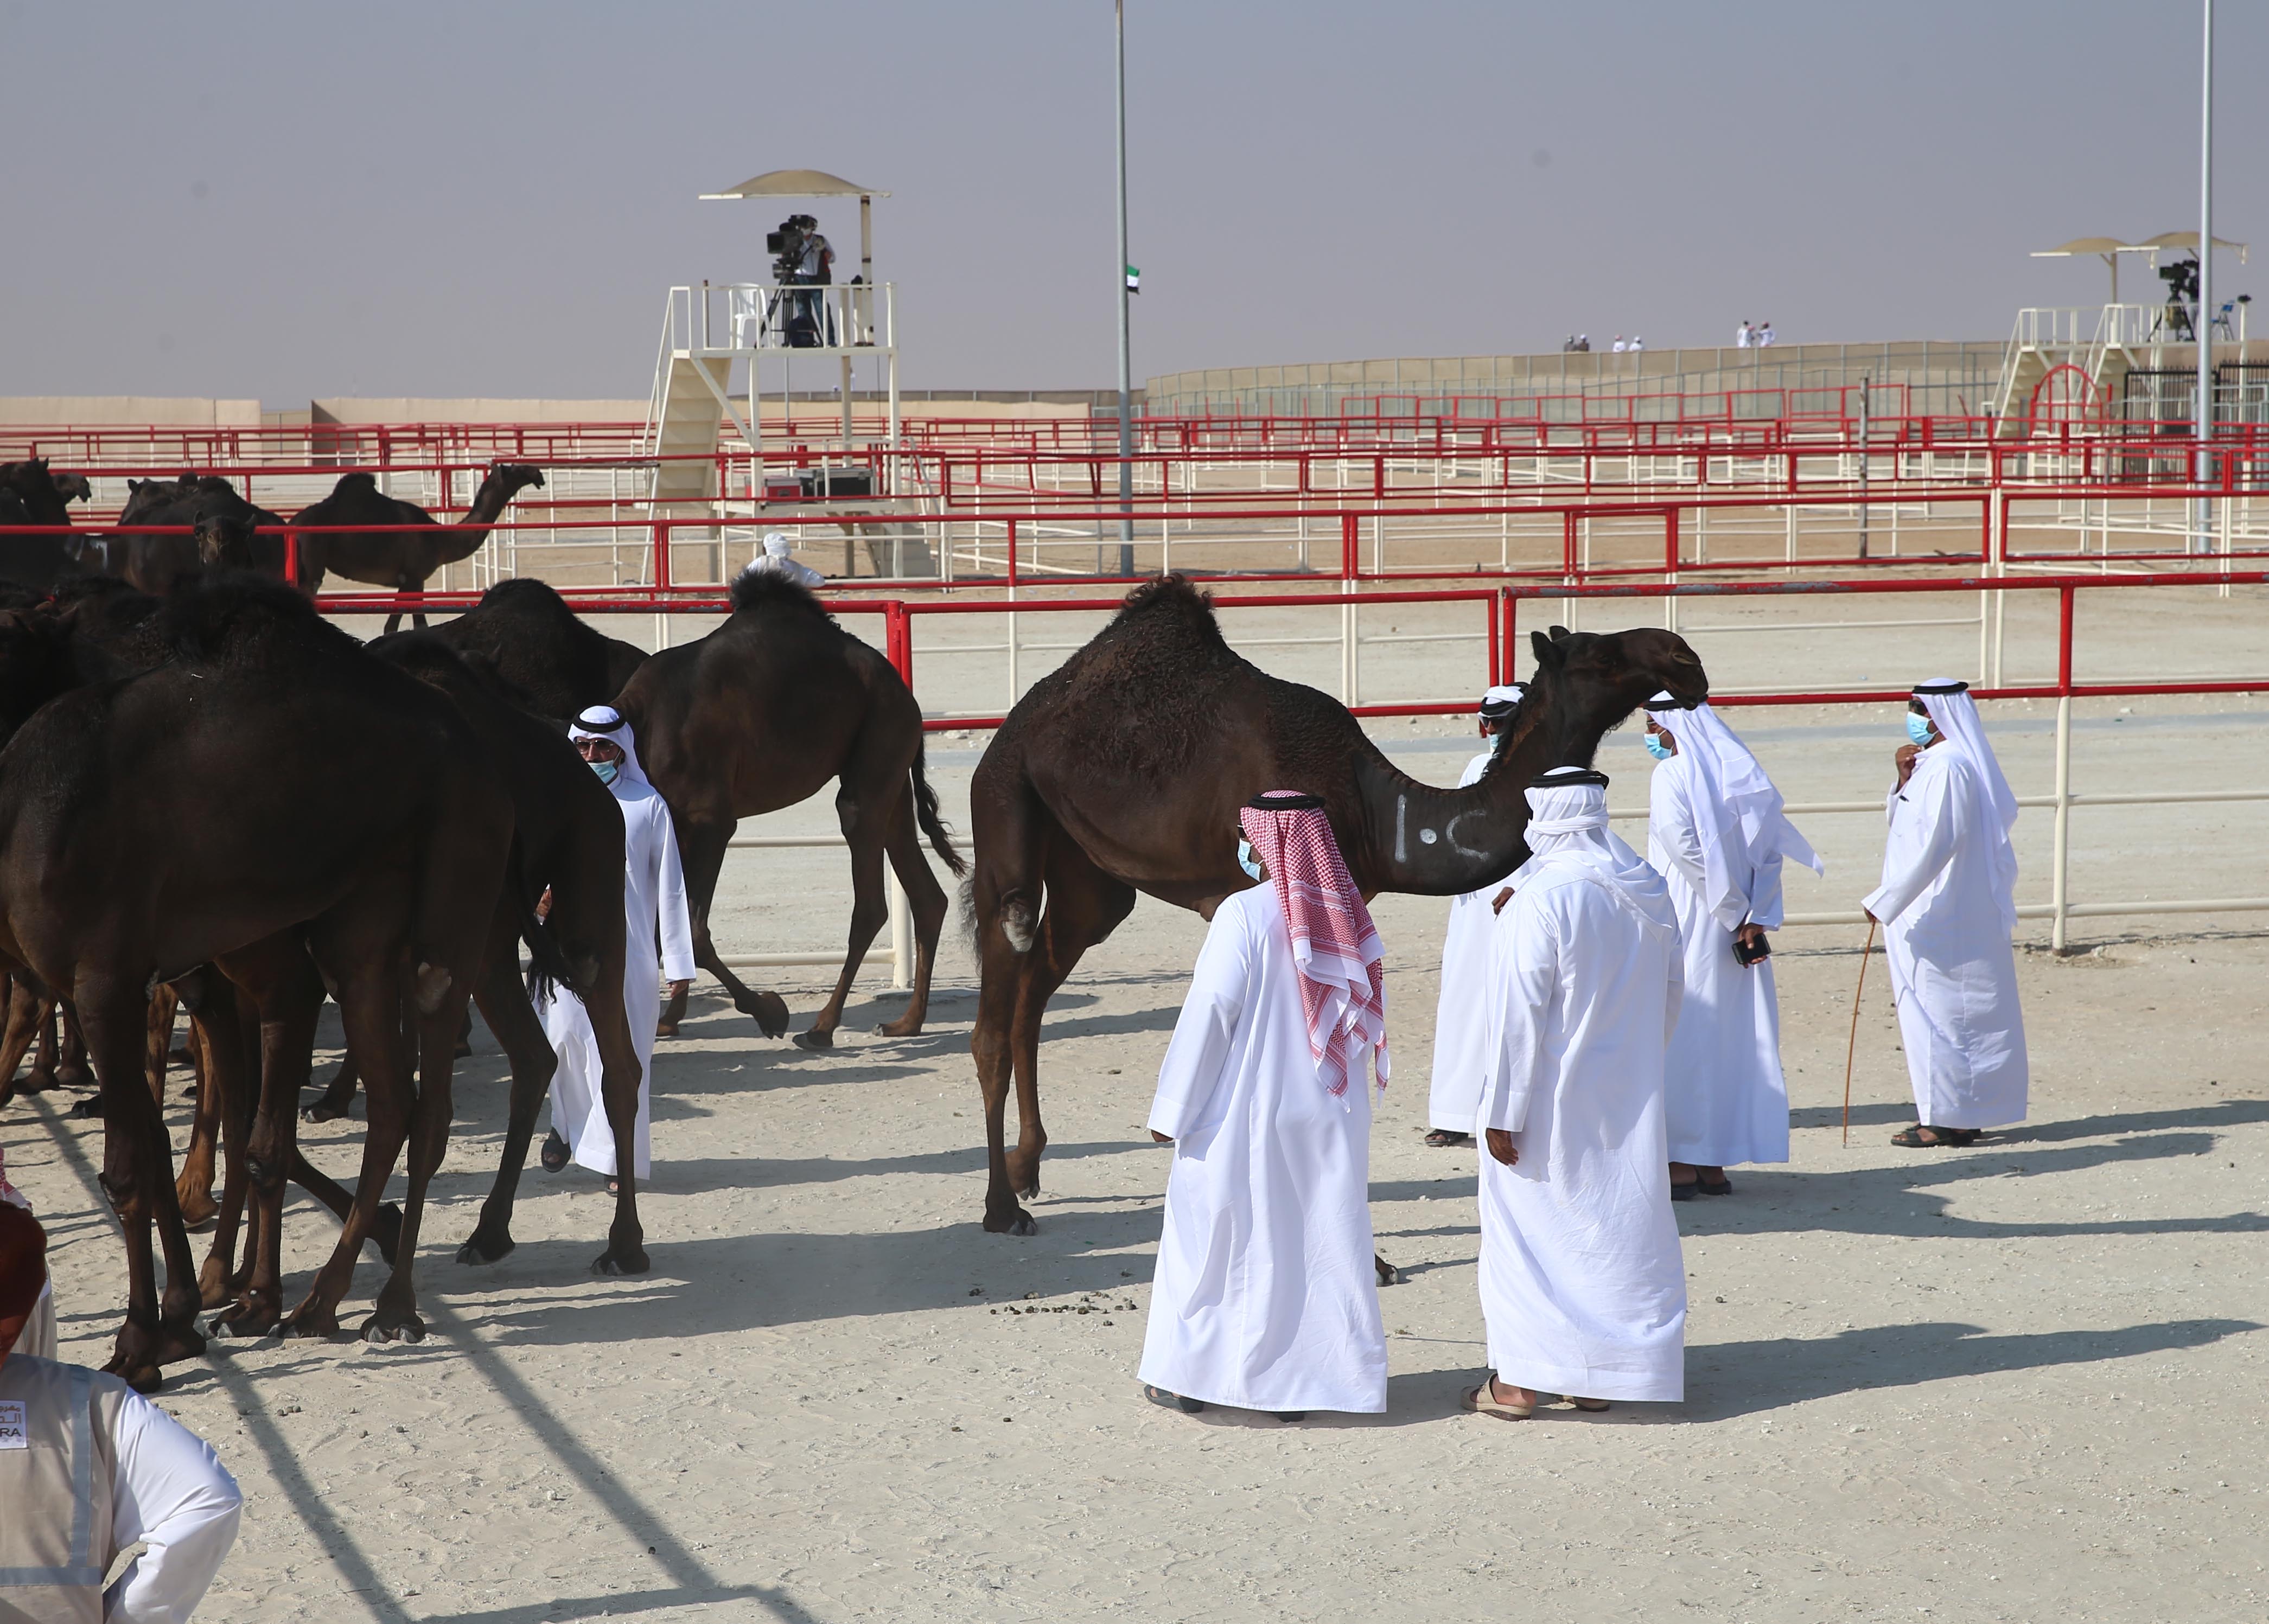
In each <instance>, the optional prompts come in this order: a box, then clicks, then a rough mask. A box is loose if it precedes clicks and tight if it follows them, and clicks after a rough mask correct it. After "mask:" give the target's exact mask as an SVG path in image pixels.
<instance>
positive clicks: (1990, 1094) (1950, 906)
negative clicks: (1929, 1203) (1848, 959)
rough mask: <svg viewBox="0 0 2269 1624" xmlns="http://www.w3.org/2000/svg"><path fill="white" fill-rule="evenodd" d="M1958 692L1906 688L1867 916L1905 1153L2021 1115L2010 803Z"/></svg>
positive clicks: (1968, 1137)
mask: <svg viewBox="0 0 2269 1624" xmlns="http://www.w3.org/2000/svg"><path fill="white" fill-rule="evenodd" d="M1969 690H1970V684H1969V683H1957V682H1954V681H1951V680H1949V679H1945V678H1940V679H1939V680H1937V681H1934V682H1928V683H1922V684H1920V685H1919V686H1918V687H1917V688H1916V689H1915V690H1914V697H1913V698H1911V700H1909V701H1908V705H1907V736H1908V739H1909V741H1910V742H1908V743H1906V744H1903V745H1902V746H1900V747H1899V749H1898V751H1897V753H1896V756H1895V757H1893V764H1894V765H1895V766H1896V770H1897V772H1898V782H1897V783H1896V784H1895V785H1894V786H1892V788H1891V793H1890V795H1889V797H1888V800H1887V801H1885V803H1884V805H1885V810H1886V812H1887V813H1888V816H1889V821H1890V832H1889V837H1888V840H1887V841H1886V843H1885V845H1884V850H1883V882H1882V884H1881V886H1879V887H1877V888H1876V889H1875V890H1874V892H1873V893H1871V894H1870V895H1869V896H1868V897H1867V898H1866V903H1865V904H1864V905H1865V906H1866V910H1867V917H1868V918H1869V919H1878V920H1881V923H1882V926H1883V950H1884V955H1885V956H1886V957H1887V958H1888V960H1889V961H1890V968H1891V996H1892V997H1893V998H1894V999H1895V1000H1896V1001H1897V1005H1898V1012H1899V1039H1900V1042H1901V1043H1902V1044H1903V1045H1904V1046H1905V1049H1906V1052H1907V1072H1908V1074H1909V1076H1910V1077H1911V1079H1912V1081H1913V1083H1914V1096H1915V1111H1916V1120H1915V1124H1914V1126H1912V1127H1910V1128H1907V1129H1905V1130H1903V1132H1901V1133H1895V1134H1893V1135H1892V1136H1891V1143H1893V1144H1895V1145H1903V1146H1905V1147H1906V1148H1909V1149H1922V1148H1929V1147H1935V1146H1940V1145H1968V1144H1972V1143H1975V1142H1976V1140H1977V1135H1978V1133H1980V1132H1981V1131H1983V1130H1984V1129H1986V1128H1992V1127H2001V1126H2005V1125H2007V1124H2008V1123H2012V1122H2021V1121H2023V1120H2024V1119H2025V1106H2026V1096H2027V1092H2028V1083H2029V1076H2030V1074H2029V1065H2028V1061H2027V1058H2026V1052H2025V1022H2024V1015H2023V1012H2022V1011H2021V1009H2020V1008H2018V1003H2017V956H2016V954H2015V952H2014V950H2013V949H2011V947H2010V945H2009V937H2010V934H2011V933H2012V932H2014V930H2015V929H2016V928H2017V855H2016V853H2015V852H2014V850H2013V849H2012V847H2011V846H2010V844H2009V830H2010V829H2011V827H2012V826H2013V825H2014V823H2016V821H2017V798H2016V796H2015V795H2014V794H2012V793H2011V791H2010V789H2009V780H2008V779H2006V778H2004V777H2003V776H2002V774H2001V764H2000V763H1999V762H1998V761H1996V760H1995V759H1994V757H1993V750H1992V746H1991V745H1989V744H1988V743H1986V742H1985V730H1984V727H1982V726H1981V725H1980V724H1979V722H1978V720H1977V702H1976V701H1975V700H1973V699H1971V698H1970V691H1969Z"/></svg>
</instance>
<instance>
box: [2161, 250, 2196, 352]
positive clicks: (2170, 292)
mask: <svg viewBox="0 0 2269 1624" xmlns="http://www.w3.org/2000/svg"><path fill="white" fill-rule="evenodd" d="M2159 280H2160V281H2162V282H2163V283H2165V284H2167V325H2168V327H2169V328H2170V329H2172V330H2173V331H2174V332H2175V333H2176V334H2177V335H2178V336H2182V337H2184V338H2191V337H2195V336H2197V334H2196V329H2195V328H2194V327H2193V326H2192V325H2191V311H2192V310H2193V309H2195V308H2196V307H2197V306H2198V296H2199V262H2197V261H2196V260H2180V261H2177V262H2176V263H2174V264H2172V265H2162V266H2160V267H2159Z"/></svg>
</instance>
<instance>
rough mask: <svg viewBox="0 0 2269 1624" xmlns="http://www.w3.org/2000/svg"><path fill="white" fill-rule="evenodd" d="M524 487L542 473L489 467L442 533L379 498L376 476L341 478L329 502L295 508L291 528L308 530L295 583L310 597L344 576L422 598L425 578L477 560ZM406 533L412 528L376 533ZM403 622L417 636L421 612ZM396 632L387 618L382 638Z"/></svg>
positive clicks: (427, 519)
mask: <svg viewBox="0 0 2269 1624" xmlns="http://www.w3.org/2000/svg"><path fill="white" fill-rule="evenodd" d="M530 485H534V486H536V488H537V489H538V490H541V489H542V488H543V469H539V468H531V467H529V466H528V464H527V463H525V462H499V463H495V464H493V465H491V468H490V469H489V471H488V476H487V477H486V478H484V479H483V480H482V481H481V488H480V489H479V490H478V491H475V492H474V493H473V505H472V506H471V507H470V508H469V509H467V510H466V513H465V516H464V517H463V518H462V519H460V520H457V521H456V522H455V524H446V525H445V524H442V523H440V521H438V520H435V518H434V517H433V515H432V514H431V513H427V512H426V511H425V509H424V508H422V507H420V506H418V504H417V503H415V502H404V501H402V500H400V499H398V498H395V497H390V496H388V495H386V494H385V493H384V492H383V491H381V490H379V488H378V479H377V476H375V475H373V474H369V473H366V472H364V471H362V470H361V469H357V470H356V471H355V472H353V473H351V474H342V475H340V476H339V483H338V484H336V485H334V486H332V487H331V493H330V495H329V496H327V497H325V498H323V499H322V501H320V502H318V503H316V504H315V505H314V506H313V507H307V508H302V509H301V510H300V512H299V517H298V518H297V519H294V520H292V523H293V524H294V525H295V526H303V527H309V528H308V531H307V534H306V535H302V536H301V537H300V538H299V549H300V553H299V561H300V570H299V579H301V580H302V581H303V582H305V583H306V585H307V590H308V591H309V592H311V593H312V592H319V591H321V590H322V585H323V578H324V577H325V576H327V575H344V576H345V577H346V578H347V579H349V580H357V581H361V582H363V583H364V584H366V585H367V586H372V587H391V588H392V589H393V590H394V591H395V592H405V593H421V594H422V593H423V592H424V591H425V579H426V577H427V576H429V575H431V574H432V573H433V572H434V571H436V570H438V569H440V568H441V566H442V565H448V564H455V563H456V562H457V560H458V559H460V558H469V557H472V556H473V554H474V553H476V552H477V551H478V550H480V545H481V543H483V542H484V541H486V540H487V539H488V535H489V532H490V531H491V529H493V528H495V527H496V521H497V520H499V518H501V517H503V515H504V510H505V509H506V506H509V505H510V504H511V502H512V498H514V497H515V496H517V495H519V494H520V492H521V491H524V490H526V489H527V488H528V486H530ZM409 525H414V526H417V527H418V528H416V529H402V528H381V527H387V526H409ZM410 619H411V624H414V625H417V626H418V627H421V628H422V627H423V626H424V625H425V610H424V609H418V610H415V611H413V612H412V614H411V617H410ZM401 624H402V611H401V610H399V609H396V610H395V612H394V613H393V614H391V615H389V616H387V617H386V629H387V630H388V631H395V630H396V629H398V628H399V627H400V626H401Z"/></svg>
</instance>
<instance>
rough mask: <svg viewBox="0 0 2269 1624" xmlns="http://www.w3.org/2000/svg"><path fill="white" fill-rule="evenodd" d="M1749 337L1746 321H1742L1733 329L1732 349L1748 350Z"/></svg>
mask: <svg viewBox="0 0 2269 1624" xmlns="http://www.w3.org/2000/svg"><path fill="white" fill-rule="evenodd" d="M1751 337H1752V335H1751V334H1750V332H1749V324H1748V321H1743V322H1742V323H1741V326H1739V327H1737V328H1734V329H1733V348H1734V349H1736V350H1746V349H1748V347H1749V343H1750V341H1751Z"/></svg>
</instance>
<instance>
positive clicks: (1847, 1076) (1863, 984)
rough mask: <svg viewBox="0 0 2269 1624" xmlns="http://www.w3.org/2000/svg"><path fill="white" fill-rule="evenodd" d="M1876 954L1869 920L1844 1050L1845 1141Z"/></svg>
mask: <svg viewBox="0 0 2269 1624" xmlns="http://www.w3.org/2000/svg"><path fill="white" fill-rule="evenodd" d="M1874 956H1875V921H1874V920H1873V919H1869V920H1868V921H1867V945H1866V947H1864V948H1862V949H1859V987H1858V989H1857V990H1856V991H1854V992H1853V993H1852V994H1851V1043H1850V1044H1849V1045H1846V1046H1845V1047H1844V1144H1845V1145H1846V1146H1847V1147H1848V1146H1849V1145H1850V1144H1851V1062H1852V1061H1853V1060H1854V1059H1857V1058H1858V1056H1859V1000H1861V999H1862V998H1864V997H1866V992H1867V961H1868V960H1869V959H1871V958H1873V957H1874Z"/></svg>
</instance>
